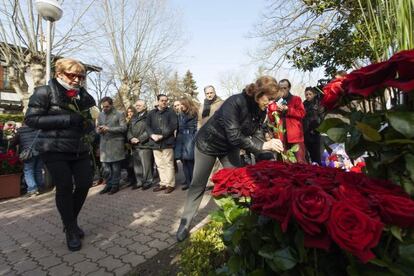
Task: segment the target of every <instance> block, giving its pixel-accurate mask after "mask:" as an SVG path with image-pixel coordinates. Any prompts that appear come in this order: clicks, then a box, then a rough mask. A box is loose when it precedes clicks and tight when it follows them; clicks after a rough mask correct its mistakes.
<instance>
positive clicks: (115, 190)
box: [109, 186, 119, 195]
mask: <svg viewBox="0 0 414 276" xmlns="http://www.w3.org/2000/svg"><path fill="white" fill-rule="evenodd" d="M118 191H119V187H118V186H112V188H111V191H110V192H109V194H110V195H113V194H115V193H117V192H118Z"/></svg>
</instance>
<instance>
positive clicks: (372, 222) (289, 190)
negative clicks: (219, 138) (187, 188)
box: [213, 161, 414, 275]
mask: <svg viewBox="0 0 414 276" xmlns="http://www.w3.org/2000/svg"><path fill="white" fill-rule="evenodd" d="M213 181H214V183H215V188H214V190H213V196H214V197H215V198H218V200H217V202H218V204H219V206H221V208H222V210H221V211H219V212H218V213H216V214H215V215H214V216H213V218H215V219H217V220H220V221H222V222H223V221H224V222H225V223H226V225H227V226H225V232H224V240H225V241H226V245H227V246H228V249H229V250H230V251H231V254H230V255H231V256H232V257H231V258H230V260H229V261H228V262H227V264H226V265H225V266H224V268H222V269H224V270H225V271H227V272H229V273H246V272H249V273H250V272H254V271H260V273H271V272H273V273H282V272H286V273H290V274H287V275H315V274H313V273H318V272H325V273H329V275H342V274H344V273H345V274H346V271H352V270H353V271H365V272H366V271H370V272H374V271H378V272H392V271H399V272H400V273H401V275H409V273H411V272H412V271H410V270H412V268H413V266H412V265H411V264H412V263H414V254H413V253H412V252H414V240H413V239H412V238H411V236H410V234H409V233H410V231H409V229H411V228H413V227H414V201H413V200H411V199H410V197H409V195H408V194H407V193H406V192H404V190H403V189H401V188H400V187H399V186H397V185H395V184H393V183H391V182H390V181H387V180H379V179H372V178H369V177H368V176H366V175H364V174H360V173H352V172H344V171H342V170H339V169H334V168H324V167H317V166H311V165H298V164H286V163H281V162H273V161H264V162H260V163H258V164H256V165H253V166H247V167H245V168H236V169H223V170H221V171H219V172H217V173H216V174H215V175H214V176H213ZM327 260H329V261H328V263H327ZM235 264H237V266H236V265H235ZM341 269H342V272H339V271H341ZM332 273H334V274H332ZM337 273H339V274H337ZM407 273H408V274H407Z"/></svg>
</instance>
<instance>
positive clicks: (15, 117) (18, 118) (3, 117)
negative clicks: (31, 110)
mask: <svg viewBox="0 0 414 276" xmlns="http://www.w3.org/2000/svg"><path fill="white" fill-rule="evenodd" d="M23 119H24V114H23V113H20V114H0V122H2V123H5V122H7V121H15V122H23Z"/></svg>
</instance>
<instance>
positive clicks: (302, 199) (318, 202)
mask: <svg viewBox="0 0 414 276" xmlns="http://www.w3.org/2000/svg"><path fill="white" fill-rule="evenodd" d="M331 207H332V197H331V196H330V195H328V194H327V193H326V192H325V191H323V190H322V188H320V187H317V186H307V187H303V188H299V189H295V190H294V191H293V193H292V213H293V216H294V217H295V219H296V221H297V222H298V223H299V225H300V226H301V227H302V229H303V231H304V232H305V233H307V234H309V235H317V234H320V233H321V231H322V230H321V229H322V227H323V224H324V223H325V221H327V220H328V218H329V215H330V213H331Z"/></svg>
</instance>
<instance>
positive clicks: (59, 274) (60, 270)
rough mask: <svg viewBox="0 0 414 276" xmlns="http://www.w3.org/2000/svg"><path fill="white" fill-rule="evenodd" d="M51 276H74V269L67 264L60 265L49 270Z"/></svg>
mask: <svg viewBox="0 0 414 276" xmlns="http://www.w3.org/2000/svg"><path fill="white" fill-rule="evenodd" d="M49 274H50V275H51V276H54V275H56V276H66V275H73V267H72V266H68V265H67V264H60V265H57V266H54V267H52V268H50V269H49Z"/></svg>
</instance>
